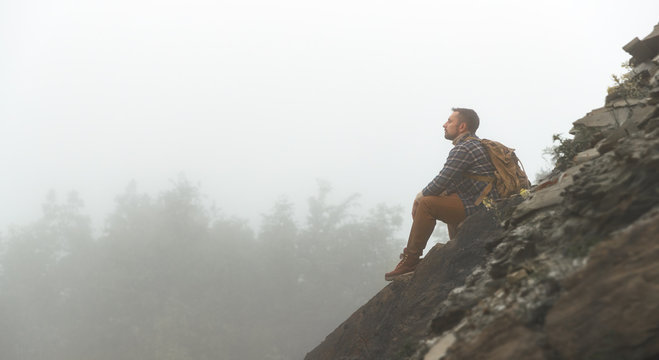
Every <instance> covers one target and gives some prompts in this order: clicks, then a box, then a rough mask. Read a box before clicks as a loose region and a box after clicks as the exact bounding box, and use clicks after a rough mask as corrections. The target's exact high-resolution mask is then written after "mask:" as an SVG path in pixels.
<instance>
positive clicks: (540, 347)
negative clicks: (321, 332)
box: [305, 25, 659, 360]
mask: <svg viewBox="0 0 659 360" xmlns="http://www.w3.org/2000/svg"><path fill="white" fill-rule="evenodd" d="M624 49H625V50H626V51H627V52H628V53H630V54H631V55H632V59H631V60H630V64H631V66H632V70H631V71H630V73H629V74H627V75H626V76H625V77H624V78H623V79H621V81H620V84H619V85H618V86H616V87H614V88H613V89H610V93H609V96H607V99H606V103H605V106H604V107H602V108H599V109H595V110H593V111H592V112H590V113H588V114H587V115H586V116H585V117H584V118H582V119H579V120H577V121H575V122H574V126H573V128H572V130H571V131H570V132H571V133H572V134H573V135H574V136H575V137H574V140H571V141H567V142H564V143H563V144H562V148H561V151H562V153H561V155H565V156H568V155H569V156H568V157H567V159H563V160H564V161H563V162H559V163H560V164H562V165H564V168H565V169H564V170H561V169H559V168H557V169H555V170H554V172H552V175H550V176H549V177H548V178H547V179H545V180H544V181H542V182H541V183H540V184H539V185H536V186H535V187H534V188H532V189H531V195H530V197H527V198H526V199H524V198H522V197H521V196H518V197H515V198H511V199H508V200H506V201H503V202H500V203H498V204H496V206H495V208H494V209H491V210H490V211H488V212H483V213H479V214H476V215H473V216H471V217H469V218H468V219H466V220H465V221H464V222H463V224H462V225H461V227H460V231H459V234H458V235H457V237H456V238H455V239H454V240H452V241H450V242H449V243H447V244H446V245H443V246H442V245H439V244H438V245H437V246H435V247H434V248H432V249H431V250H430V251H429V252H428V254H427V255H426V257H425V259H424V260H423V261H422V263H421V264H420V265H419V267H418V270H417V271H416V272H415V273H414V274H413V275H411V276H408V277H407V278H404V279H402V280H400V281H395V282H393V283H391V284H389V285H388V286H386V287H385V288H384V289H383V290H382V291H380V293H378V294H377V295H376V296H374V297H373V298H372V299H371V300H370V301H369V302H368V303H367V304H365V305H364V306H362V307H361V308H360V309H359V310H357V311H356V312H355V313H354V314H353V315H352V316H351V317H350V318H348V319H347V320H346V321H345V322H344V323H343V324H341V325H340V326H339V327H338V328H337V329H336V330H335V331H334V332H332V333H331V334H329V335H328V336H327V338H326V339H325V341H324V342H322V343H321V344H320V345H319V346H318V347H316V348H315V349H313V350H312V351H311V352H309V353H308V354H307V356H306V358H305V359H308V360H324V359H424V360H438V359H446V360H449V359H639V360H640V359H657V358H659V106H658V104H659V72H658V71H657V70H658V69H659V25H657V26H655V28H654V31H653V32H652V33H651V34H650V35H648V36H647V37H645V38H644V39H642V40H640V39H638V38H636V39H634V40H632V41H631V42H630V43H629V44H627V45H626V46H625V47H624ZM577 150H578V151H579V152H578V153H577ZM572 152H574V153H576V156H573V153H572Z"/></svg>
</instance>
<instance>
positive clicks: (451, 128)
mask: <svg viewBox="0 0 659 360" xmlns="http://www.w3.org/2000/svg"><path fill="white" fill-rule="evenodd" d="M459 115H460V114H458V112H457V111H454V112H453V114H451V116H449V117H448V120H447V121H446V123H445V124H444V138H446V139H448V140H453V139H455V138H456V137H458V135H460V134H462V133H463V132H465V131H466V128H467V124H465V123H462V122H460V120H459V118H458V117H459Z"/></svg>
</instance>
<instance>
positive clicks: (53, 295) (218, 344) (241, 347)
mask: <svg viewBox="0 0 659 360" xmlns="http://www.w3.org/2000/svg"><path fill="white" fill-rule="evenodd" d="M329 191H330V190H329V187H328V186H325V185H321V186H320V187H319V190H318V193H317V194H316V195H314V196H311V197H310V198H309V210H308V215H307V221H306V223H305V224H304V225H299V224H297V223H296V221H294V207H293V205H292V204H291V203H289V202H287V201H285V200H282V201H279V202H277V203H275V204H273V206H272V210H271V211H270V212H269V213H268V214H266V215H264V216H263V219H262V223H261V226H260V228H259V229H258V230H257V231H255V230H254V229H251V228H250V227H249V226H248V225H247V223H246V222H245V221H242V220H238V219H235V218H227V217H225V216H220V215H218V214H217V213H216V212H215V211H214V210H213V208H212V207H211V206H208V205H207V204H205V202H204V198H203V196H202V194H201V191H200V189H199V187H198V186H194V185H191V184H190V183H189V182H187V181H179V182H177V183H175V184H174V185H173V186H172V188H171V189H169V190H167V191H164V192H162V193H160V194H159V195H157V196H150V195H146V194H141V193H138V192H137V190H136V187H135V186H134V185H132V186H129V187H128V188H127V189H126V191H125V192H124V193H123V194H121V195H119V196H118V197H117V202H116V208H115V209H114V210H113V212H112V213H111V214H110V215H109V216H108V217H107V219H106V222H105V223H104V224H105V225H104V227H103V230H102V232H101V233H100V234H99V235H94V231H92V229H91V225H90V224H91V222H90V219H89V217H88V216H87V215H85V214H84V212H83V202H82V201H81V199H79V197H78V196H76V195H75V194H74V193H73V194H71V195H69V196H68V198H67V199H65V200H64V201H58V199H57V198H56V196H49V197H48V198H47V199H46V200H45V202H44V205H43V215H42V217H41V218H40V219H38V220H36V221H34V222H33V223H31V224H27V225H25V226H19V227H12V228H11V229H9V230H8V231H7V232H4V233H3V234H2V239H1V240H2V241H1V242H0V243H1V244H2V248H0V358H1V359H3V360H19V359H20V360H23V359H25V360H27V359H29V360H59V359H61V360H78V359H79V360H89V359H94V360H104V359H107V360H117V359H122V360H129V359H135V360H148V359H154V360H155V359H157V360H166V359H176V360H187V359H195V360H203V359H213V360H217V359H258V360H261V359H281V360H283V359H301V358H302V357H304V355H305V353H306V352H308V351H310V350H311V349H312V348H313V347H314V346H315V345H317V344H318V343H320V341H322V340H323V338H324V336H325V335H326V334H328V333H329V332H330V331H331V330H333V329H334V328H335V327H336V326H338V325H339V324H340V322H342V321H343V320H344V319H345V318H347V316H349V315H350V314H351V313H352V312H353V311H355V310H356V309H357V308H358V307H359V306H361V305H362V304H364V303H365V302H366V301H367V300H368V299H370V298H371V297H372V296H373V295H374V294H375V293H376V292H377V291H379V290H380V289H381V288H382V287H383V286H384V285H385V283H384V280H383V276H384V273H385V272H386V271H388V270H391V269H392V268H393V266H395V264H396V262H397V255H398V253H399V252H400V249H401V247H402V245H404V244H403V240H402V239H400V238H397V239H395V238H394V237H395V236H396V235H395V234H396V232H397V231H398V230H399V227H400V224H401V212H402V211H401V209H400V208H397V207H390V206H386V205H379V206H376V207H374V208H373V209H371V210H370V212H369V215H364V216H355V215H351V213H350V208H351V207H352V206H353V205H354V203H355V202H356V199H355V198H354V197H351V198H348V199H346V200H345V201H343V202H340V203H338V204H329V203H328V200H327V195H328V193H329Z"/></svg>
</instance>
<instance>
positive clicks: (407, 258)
mask: <svg viewBox="0 0 659 360" xmlns="http://www.w3.org/2000/svg"><path fill="white" fill-rule="evenodd" d="M419 256H420V254H415V253H412V252H409V251H407V249H404V250H403V253H402V254H400V258H401V260H400V262H399V263H398V265H396V268H395V269H394V270H393V271H391V272H388V273H386V274H384V279H385V280H386V281H392V280H394V279H396V278H397V277H399V276H401V275H405V274H409V273H413V272H414V270H415V269H416V266H417V265H418V264H419V262H420V261H421V260H420V259H419Z"/></svg>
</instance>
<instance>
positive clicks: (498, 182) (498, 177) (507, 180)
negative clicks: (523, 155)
mask: <svg viewBox="0 0 659 360" xmlns="http://www.w3.org/2000/svg"><path fill="white" fill-rule="evenodd" d="M471 139H476V140H479V141H480V142H481V144H483V146H485V149H486V150H487V154H488V155H489V157H490V161H491V162H492V165H494V167H495V168H496V171H495V172H494V176H484V175H475V174H465V175H466V176H467V177H468V178H471V179H474V180H477V181H483V182H487V186H486V187H485V189H483V192H481V195H480V196H479V197H478V199H476V201H475V202H474V205H478V204H480V203H481V202H483V199H485V197H486V196H487V195H488V194H489V193H490V191H492V188H493V187H496V189H497V193H499V197H500V198H507V197H509V196H511V195H514V194H518V193H519V192H520V191H521V190H522V189H528V188H529V187H531V182H530V181H529V178H528V177H527V176H526V172H524V165H522V162H521V161H519V158H517V155H515V149H511V148H509V147H507V146H505V145H503V144H501V143H499V142H496V141H493V140H487V139H477V138H473V137H472V138H471Z"/></svg>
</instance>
